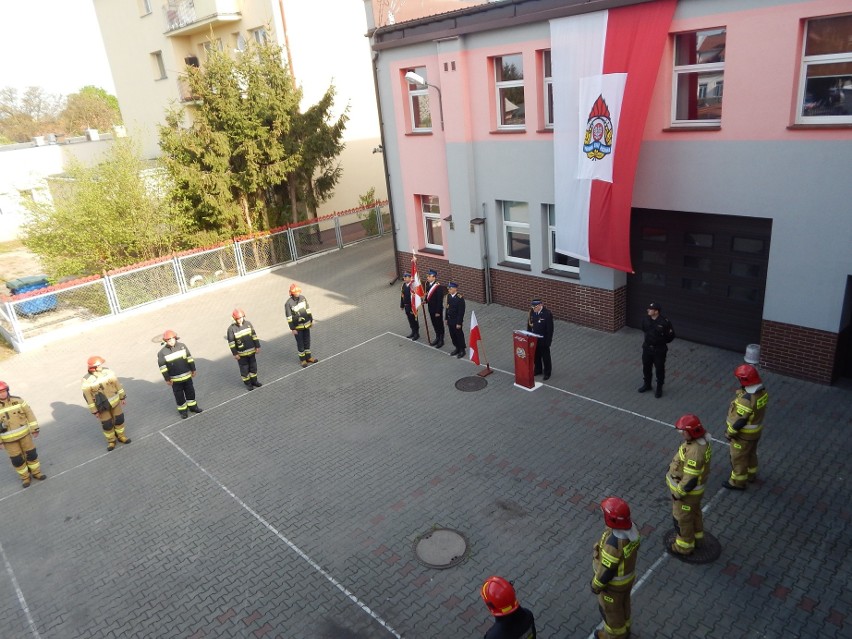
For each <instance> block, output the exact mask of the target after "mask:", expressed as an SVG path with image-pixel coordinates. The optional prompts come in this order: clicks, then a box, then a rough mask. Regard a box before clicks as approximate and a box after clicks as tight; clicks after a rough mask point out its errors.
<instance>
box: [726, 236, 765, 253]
mask: <svg viewBox="0 0 852 639" xmlns="http://www.w3.org/2000/svg"><path fill="white" fill-rule="evenodd" d="M763 245H764V243H763V240H758V239H754V238H751V237H735V238H734V239H733V242H732V245H731V248H732V249H733V250H735V251H739V252H740V253H763Z"/></svg>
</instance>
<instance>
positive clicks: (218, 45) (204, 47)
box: [201, 38, 225, 56]
mask: <svg viewBox="0 0 852 639" xmlns="http://www.w3.org/2000/svg"><path fill="white" fill-rule="evenodd" d="M224 50H225V47H224V46H222V38H216V39H215V40H208V41H207V42H202V43H201V52H202V53H204V54H205V55H207V56H209V55H211V54H212V53H213V52H214V51H224Z"/></svg>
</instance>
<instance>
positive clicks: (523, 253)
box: [506, 229, 530, 260]
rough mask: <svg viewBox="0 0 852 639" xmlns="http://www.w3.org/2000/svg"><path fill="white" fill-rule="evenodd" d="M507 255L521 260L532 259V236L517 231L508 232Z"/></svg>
mask: <svg viewBox="0 0 852 639" xmlns="http://www.w3.org/2000/svg"><path fill="white" fill-rule="evenodd" d="M506 245H507V246H506V253H507V254H508V255H509V256H511V257H514V258H516V259H519V260H528V259H530V234H529V233H527V232H525V231H518V230H517V229H507V230H506Z"/></svg>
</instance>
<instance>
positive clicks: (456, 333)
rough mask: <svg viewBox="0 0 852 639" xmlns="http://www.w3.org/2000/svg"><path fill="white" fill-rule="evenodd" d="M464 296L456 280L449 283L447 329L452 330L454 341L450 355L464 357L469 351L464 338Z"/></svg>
mask: <svg viewBox="0 0 852 639" xmlns="http://www.w3.org/2000/svg"><path fill="white" fill-rule="evenodd" d="M463 324H464V298H463V297H462V294H461V293H459V285H458V284H456V283H455V282H450V283H449V284H447V330H449V331H450V340H451V341H452V342H453V346H454V347H455V348H454V349H453V352H452V353H450V355H455V356H456V357H459V358H461V357H464V355H465V353H466V352H467V344H465V340H464V330H463V329H462V325H463Z"/></svg>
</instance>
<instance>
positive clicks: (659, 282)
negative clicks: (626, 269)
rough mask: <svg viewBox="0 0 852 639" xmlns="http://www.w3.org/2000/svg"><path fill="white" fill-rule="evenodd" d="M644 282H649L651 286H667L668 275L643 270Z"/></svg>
mask: <svg viewBox="0 0 852 639" xmlns="http://www.w3.org/2000/svg"><path fill="white" fill-rule="evenodd" d="M642 283H643V284H648V285H649V286H665V285H666V276H665V275H663V274H662V273H649V272H648V271H643V272H642Z"/></svg>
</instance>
